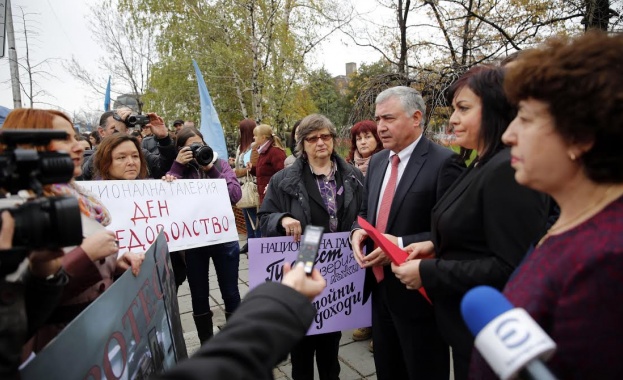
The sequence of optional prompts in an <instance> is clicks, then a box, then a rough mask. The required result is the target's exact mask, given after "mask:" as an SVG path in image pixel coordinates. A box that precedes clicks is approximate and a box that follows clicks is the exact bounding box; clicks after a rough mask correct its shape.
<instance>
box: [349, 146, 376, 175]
mask: <svg viewBox="0 0 623 380" xmlns="http://www.w3.org/2000/svg"><path fill="white" fill-rule="evenodd" d="M370 158H372V155H370V156H368V158H363V157H361V155H360V154H359V152H357V151H356V150H355V156H354V157H353V164H355V167H356V168H357V169H359V170H361V172H362V173H363V175H364V176H365V175H366V171H368V164H369V163H370Z"/></svg>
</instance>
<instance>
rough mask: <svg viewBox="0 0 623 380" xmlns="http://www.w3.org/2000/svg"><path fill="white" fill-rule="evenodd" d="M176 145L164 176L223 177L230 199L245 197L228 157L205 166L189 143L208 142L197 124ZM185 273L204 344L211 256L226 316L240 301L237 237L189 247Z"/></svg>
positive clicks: (209, 324) (182, 132)
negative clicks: (200, 162)
mask: <svg viewBox="0 0 623 380" xmlns="http://www.w3.org/2000/svg"><path fill="white" fill-rule="evenodd" d="M175 140H176V142H175V145H176V147H177V149H178V150H179V153H178V155H177V158H176V159H175V161H174V162H173V166H171V170H169V172H168V173H167V174H166V175H165V176H164V177H162V179H164V180H165V181H173V180H174V179H176V178H177V179H201V178H212V179H215V178H222V179H224V180H225V181H226V183H227V192H228V193H229V201H230V202H231V204H236V202H238V201H239V200H240V198H241V197H242V190H241V189H240V183H239V182H238V179H237V178H236V174H235V173H234V171H233V169H232V168H231V166H229V163H228V162H227V161H226V160H222V159H220V158H217V155H216V153H214V157H215V160H213V162H212V163H211V164H209V165H205V166H202V165H200V164H199V163H198V162H197V160H195V158H194V155H193V152H192V150H191V149H190V146H191V145H192V144H201V145H206V143H205V141H203V135H202V134H201V132H199V131H198V130H197V128H195V127H185V128H182V129H180V131H179V132H178V133H177V135H176V139H175ZM185 257H186V276H187V277H188V285H189V287H190V297H191V299H192V305H193V319H194V320H195V326H197V334H198V335H199V340H200V341H201V343H202V344H203V343H204V342H205V341H207V340H208V339H210V338H211V337H212V335H213V324H212V314H213V313H212V311H211V310H210V282H209V277H208V275H209V269H210V259H212V261H213V263H214V269H215V270H216V277H217V279H218V285H219V288H220V290H221V296H222V297H223V303H224V304H225V318H226V319H229V317H230V316H231V315H232V313H233V312H234V310H236V308H237V307H238V305H240V292H239V291H238V265H239V263H240V246H239V245H238V242H237V241H232V242H227V243H220V244H214V245H209V246H205V247H197V248H192V249H187V250H186V256H185Z"/></svg>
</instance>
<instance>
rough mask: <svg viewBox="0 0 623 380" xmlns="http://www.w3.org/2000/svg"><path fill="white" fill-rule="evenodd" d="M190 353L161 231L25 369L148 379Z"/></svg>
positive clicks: (25, 374) (58, 375) (35, 375)
mask: <svg viewBox="0 0 623 380" xmlns="http://www.w3.org/2000/svg"><path fill="white" fill-rule="evenodd" d="M186 357H187V354H186V346H185V344H184V336H183V332H182V325H181V322H180V317H179V308H178V304H177V296H176V293H175V279H174V278H173V269H172V267H171V261H170V260H169V254H168V250H167V243H166V240H165V238H164V235H163V234H160V235H159V236H158V238H157V239H156V241H155V243H154V244H153V245H152V246H151V247H150V248H149V250H148V251H147V253H146V255H145V261H144V262H143V264H142V265H141V271H140V273H139V275H138V276H137V277H134V276H133V275H132V273H131V272H130V271H126V272H125V273H124V274H123V276H121V277H120V278H119V279H118V280H117V281H115V283H114V284H113V285H112V286H111V287H110V288H109V289H108V290H106V291H105V292H104V293H103V294H102V295H101V296H100V297H99V298H97V299H96V300H95V301H94V302H93V303H92V304H91V305H89V307H87V308H86V309H85V310H84V311H83V312H82V313H81V314H80V315H78V317H76V318H75V319H74V320H73V321H72V322H71V323H70V324H69V325H67V327H66V328H65V329H64V330H63V331H62V332H61V333H60V334H59V335H58V336H57V337H56V338H55V339H54V340H53V341H52V342H50V344H49V345H48V346H47V347H46V348H45V349H43V350H42V351H41V352H39V354H37V356H36V357H35V358H34V359H33V360H32V361H31V362H29V363H28V364H27V365H26V366H25V368H23V369H22V372H21V377H22V379H24V380H29V379H49V380H54V379H59V380H60V379H63V380H65V379H93V380H97V379H137V378H138V379H145V378H147V377H148V376H149V374H151V373H157V372H160V371H162V370H165V369H167V368H171V367H172V366H173V365H175V363H177V362H178V361H179V360H181V359H184V358H186Z"/></svg>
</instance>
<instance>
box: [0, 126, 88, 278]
mask: <svg viewBox="0 0 623 380" xmlns="http://www.w3.org/2000/svg"><path fill="white" fill-rule="evenodd" d="M66 138H67V133H66V132H63V131H50V130H25V129H22V130H0V143H2V144H4V145H5V149H4V152H2V153H0V189H1V190H3V191H4V193H7V194H10V195H14V194H16V193H17V192H18V191H20V190H31V191H32V192H34V194H35V195H36V196H35V197H32V198H29V199H26V200H25V201H24V199H23V198H21V197H15V196H10V197H7V198H4V199H1V200H0V213H1V212H2V211H4V210H8V211H9V212H10V213H11V215H12V216H13V218H14V219H15V233H14V234H13V248H11V249H8V250H0V275H2V274H8V273H12V272H13V271H15V269H16V268H17V266H18V265H19V263H21V262H22V261H23V259H24V257H25V256H26V255H28V253H29V252H30V251H32V250H35V249H58V248H61V247H67V246H73V245H79V244H80V243H81V242H82V238H83V237H82V222H81V216H80V207H79V205H78V200H77V199H76V198H75V197H70V196H56V197H44V196H43V186H44V185H49V184H53V183H66V182H68V181H70V180H71V179H72V177H73V173H74V162H73V160H72V159H71V157H70V156H69V155H68V154H66V153H62V152H39V151H37V150H35V149H22V148H17V146H18V145H22V144H23V145H33V146H45V145H48V144H49V143H50V141H51V140H57V139H66ZM1 223H2V221H1V220H0V226H1Z"/></svg>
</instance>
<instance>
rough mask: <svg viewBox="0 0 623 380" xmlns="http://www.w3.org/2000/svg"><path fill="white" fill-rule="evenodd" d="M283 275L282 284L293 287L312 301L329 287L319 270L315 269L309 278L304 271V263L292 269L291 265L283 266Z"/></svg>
mask: <svg viewBox="0 0 623 380" xmlns="http://www.w3.org/2000/svg"><path fill="white" fill-rule="evenodd" d="M283 273H284V276H283V280H282V281H281V283H282V284H283V285H286V286H289V287H291V288H292V289H294V290H296V291H297V292H299V293H301V294H302V295H304V296H306V297H307V298H309V299H310V300H313V299H314V298H316V296H317V295H318V294H320V293H321V292H322V291H323V290H324V288H325V287H326V286H327V282H326V281H325V279H324V278H323V277H322V275H321V274H320V272H318V269H314V270H313V272H312V274H311V276H308V275H307V274H306V273H305V270H304V269H303V263H302V262H298V263H296V265H295V266H294V268H291V267H290V264H289V263H285V264H283Z"/></svg>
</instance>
